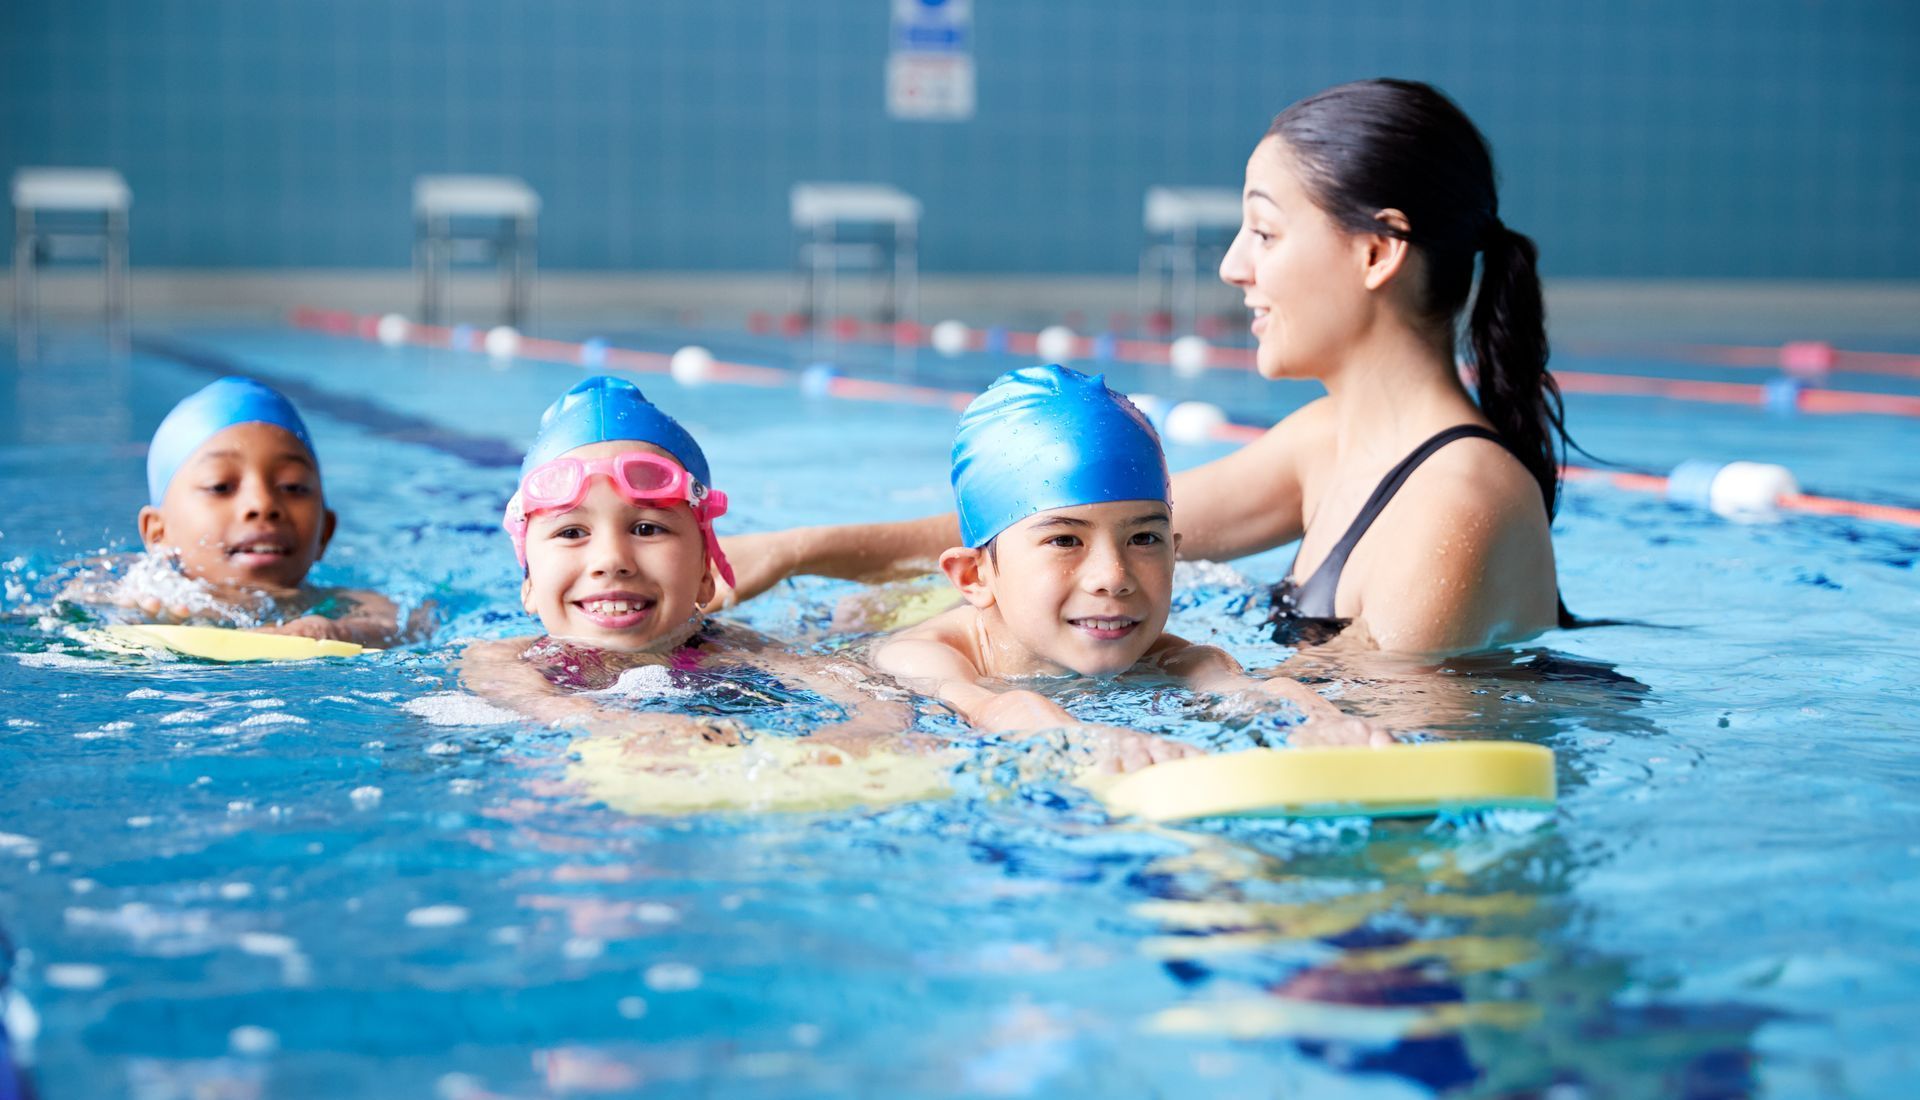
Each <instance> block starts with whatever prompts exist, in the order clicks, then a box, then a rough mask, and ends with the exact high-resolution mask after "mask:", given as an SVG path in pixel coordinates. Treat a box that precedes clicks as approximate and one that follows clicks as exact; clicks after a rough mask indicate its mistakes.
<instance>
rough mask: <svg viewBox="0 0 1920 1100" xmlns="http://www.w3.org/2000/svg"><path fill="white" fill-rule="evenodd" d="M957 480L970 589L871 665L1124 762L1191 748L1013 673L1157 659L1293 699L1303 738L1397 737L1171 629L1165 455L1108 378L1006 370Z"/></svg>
mask: <svg viewBox="0 0 1920 1100" xmlns="http://www.w3.org/2000/svg"><path fill="white" fill-rule="evenodd" d="M953 491H954V498H955V500H956V502H957V503H958V505H959V520H960V532H961V538H962V540H963V542H964V543H965V545H962V546H956V547H953V548H951V549H949V550H947V551H945V552H944V553H942V554H941V555H940V569H941V571H942V572H944V573H945V574H946V575H947V578H948V579H949V580H950V581H951V582H952V583H953V585H954V587H956V588H958V589H959V590H960V593H961V595H962V596H963V597H964V599H965V601H966V602H965V603H964V604H962V605H961V606H959V607H956V608H954V609H953V610H951V611H947V612H945V613H943V614H940V615H938V616H935V617H934V618H932V619H929V620H928V621H926V622H924V623H921V624H920V625H918V626H914V627H910V628H908V629H906V630H903V631H900V632H899V633H897V634H895V635H893V636H892V637H891V638H890V639H888V640H887V641H886V642H885V643H883V644H882V645H881V646H880V647H879V648H878V649H877V650H876V651H875V653H874V663H875V664H876V665H877V666H878V667H879V668H880V669H881V670H882V671H885V672H888V673H890V674H892V675H893V676H894V677H896V678H897V679H899V680H900V681H901V682H902V683H903V684H905V685H907V686H909V687H913V688H915V689H916V690H919V691H922V692H924V693H925V694H928V695H932V696H934V697H936V698H938V699H940V700H941V701H942V702H945V703H947V704H949V705H951V706H952V707H953V708H954V709H955V710H957V711H959V712H960V713H961V714H962V715H963V716H965V717H966V719H967V720H968V721H969V722H971V723H973V724H974V725H975V726H977V727H979V728H981V729H986V730H994V731H1002V732H1019V731H1032V730H1041V729H1053V728H1061V727H1070V728H1073V729H1076V730H1078V731H1082V732H1092V733H1093V734H1095V735H1096V736H1097V737H1099V738H1101V739H1103V740H1105V741H1107V742H1108V743H1109V744H1110V745H1111V746H1112V747H1113V748H1114V749H1115V750H1117V751H1116V752H1115V755H1116V756H1117V758H1118V761H1119V763H1120V764H1121V765H1122V766H1123V767H1130V766H1136V765H1141V764H1145V763H1149V762H1157V761H1160V760H1165V759H1171V758H1173V757H1177V756H1186V755H1191V754H1193V753H1194V752H1195V750H1193V749H1191V748H1189V747H1187V746H1184V745H1179V744H1176V743H1174V742H1170V741H1164V740H1161V739H1158V738H1148V737H1146V736H1145V735H1143V734H1137V733H1134V732H1133V731H1126V730H1115V729H1112V728H1110V727H1107V728H1098V727H1093V728H1090V727H1086V726H1083V725H1082V724H1081V723H1079V722H1077V721H1076V720H1075V719H1074V718H1073V716H1072V715H1070V714H1068V713H1067V712H1066V711H1065V710H1064V709H1063V708H1061V707H1060V705H1059V704H1057V703H1055V702H1053V701H1052V700H1050V699H1048V698H1047V697H1046V696H1044V695H1041V694H1040V693H1038V692H1035V691H1032V690H1029V689H1026V688H1020V687H1017V686H1015V684H1014V683H1013V682H1010V681H1017V680H1019V679H1022V678H1029V677H1035V676H1058V675H1062V674H1067V673H1077V674H1079V675H1082V676H1100V677H1107V676H1115V675H1118V674H1121V673H1126V672H1130V671H1133V672H1139V671H1146V672H1158V673H1160V674H1162V675H1165V676H1170V677H1172V678H1174V679H1176V680H1179V681H1182V682H1184V683H1185V684H1187V685H1188V686H1190V687H1192V688H1194V689H1196V690H1200V691H1209V692H1227V693H1247V694H1249V695H1253V696H1269V697H1278V698H1282V699H1286V700H1288V701H1289V702H1292V703H1294V704H1295V705H1296V706H1298V707H1299V708H1300V709H1301V710H1303V711H1305V712H1306V714H1307V716H1308V718H1309V719H1310V721H1309V723H1308V725H1307V726H1305V727H1303V728H1302V729H1301V731H1300V732H1299V733H1298V734H1296V735H1295V736H1294V737H1293V738H1291V739H1290V740H1291V741H1292V742H1293V743H1296V744H1298V743H1313V742H1321V743H1324V742H1358V743H1367V742H1373V743H1382V744H1388V743H1391V742H1392V738H1391V737H1390V736H1388V735H1387V734H1386V733H1385V731H1381V730H1377V729H1375V728H1373V727H1371V726H1369V725H1368V724H1367V723H1365V722H1362V721H1360V720H1358V719H1353V718H1348V717H1347V716H1345V715H1343V714H1341V713H1340V711H1339V710H1338V709H1336V708H1335V707H1334V706H1333V705H1332V704H1331V703H1328V702H1327V701H1326V700H1325V699H1323V698H1321V697H1320V696H1319V695H1317V694H1315V693H1314V692H1312V691H1310V690H1308V689H1307V688H1306V687H1304V686H1302V685H1300V684H1298V683H1296V682H1294V681H1292V680H1289V679H1273V680H1256V679H1253V678H1251V677H1249V676H1247V675H1246V674H1245V672H1244V671H1242V669H1241V668H1240V665H1239V663H1238V662H1236V661H1235V660H1234V659H1233V658H1232V657H1230V656H1228V655H1227V654H1226V653H1225V652H1224V651H1222V650H1219V649H1216V648H1214V647H1212V646H1200V645H1194V644H1192V643H1190V642H1187V641H1185V640H1183V639H1181V638H1178V637H1175V636H1174V635H1172V634H1168V633H1165V627H1166V622H1167V613H1168V610H1169V608H1170V606H1171V604H1172V601H1173V563H1174V551H1175V549H1176V547H1177V545H1178V536H1176V535H1175V534H1174V533H1173V526H1172V514H1171V512H1170V510H1169V508H1168V479H1167V466H1166V459H1165V457H1164V456H1163V455H1162V453H1161V450H1160V439H1159V437H1158V436H1157V435H1156V434H1155V433H1154V430H1153V428H1152V426H1151V425H1149V424H1148V423H1147V421H1146V418H1145V417H1143V416H1142V415H1141V414H1140V412H1139V410H1138V409H1136V408H1134V407H1133V404H1132V403H1131V402H1129V401H1128V400H1127V399H1126V398H1124V397H1122V396H1120V395H1119V394H1117V393H1115V392H1113V391H1112V390H1110V389H1108V388H1107V387H1106V385H1105V383H1104V382H1102V381H1101V379H1100V378H1099V377H1097V376H1096V377H1092V378H1089V377H1088V376H1086V375H1084V374H1081V373H1079V372H1078V371H1074V370H1069V369H1067V368H1065V367H1058V366H1047V367H1028V368H1024V369H1022V370H1016V371H1012V372H1010V373H1008V374H1005V375H1002V376H1001V377H1000V379H999V380H997V381H996V382H994V384H993V385H992V386H990V387H988V389H987V391H986V392H985V393H983V394H981V395H980V396H979V397H978V398H977V399H975V400H974V402H973V403H972V404H971V405H969V406H968V407H967V410H966V412H965V413H963V414H962V415H961V418H960V428H959V433H958V436H957V437H956V439H955V440H954V445H953Z"/></svg>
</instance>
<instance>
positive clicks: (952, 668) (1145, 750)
mask: <svg viewBox="0 0 1920 1100" xmlns="http://www.w3.org/2000/svg"><path fill="white" fill-rule="evenodd" d="M873 661H874V665H875V667H877V668H879V669H880V671H882V672H885V673H887V674H889V675H891V676H893V677H895V678H896V679H898V680H900V681H901V682H902V683H903V684H905V685H907V686H908V687H910V688H913V689H914V690H917V691H920V692H922V693H923V694H926V695H930V696H932V697H933V698H935V699H938V700H940V701H941V702H943V703H945V704H947V705H948V706H950V707H952V708H953V709H954V710H956V711H959V712H960V716H961V717H963V718H965V719H966V720H967V722H968V723H969V724H971V725H972V726H974V727H975V728H976V729H981V730H986V731H989V732H992V733H1011V734H1025V733H1037V732H1039V731H1041V730H1050V729H1066V730H1072V731H1073V732H1074V733H1075V734H1077V735H1079V736H1080V737H1081V738H1082V739H1084V740H1086V741H1087V742H1089V743H1090V747H1091V748H1092V749H1093V750H1094V752H1095V764H1096V766H1097V767H1099V768H1100V769H1101V770H1102V771H1133V770H1135V769H1136V768H1144V767H1146V766H1147V765H1149V764H1158V763H1161V762H1163V761H1166V760H1174V759H1178V758H1180V757H1183V756H1198V755H1200V750H1198V749H1196V748H1194V747H1192V746H1191V745H1183V744H1181V743H1179V742H1177V741H1169V740H1167V739H1165V738H1162V737H1154V736H1152V735H1151V734H1146V733H1141V732H1140V731H1139V730H1130V729H1123V728H1121V727H1119V726H1097V725H1090V724H1087V723H1084V722H1081V721H1080V720H1079V719H1077V718H1075V717H1074V716H1073V715H1071V714H1069V713H1067V711H1066V709H1065V708H1064V707H1062V706H1060V704H1058V703H1056V702H1054V701H1053V700H1051V699H1049V698H1047V697H1046V696H1044V695H1041V694H1040V693H1039V692H1037V691H1028V690H1025V689H1021V688H1015V689H1011V690H995V689H994V688H991V687H988V686H986V685H985V684H982V683H981V682H980V680H981V677H980V670H979V669H978V668H976V667H975V666H974V664H973V662H972V661H970V660H968V659H967V656H966V654H964V653H962V652H960V651H959V650H957V649H955V648H953V647H952V646H950V645H946V644H945V643H942V642H939V641H935V640H932V639H928V638H895V639H893V640H892V641H889V642H886V643H884V644H883V645H881V646H880V647H879V648H878V649H877V650H875V651H874V655H873Z"/></svg>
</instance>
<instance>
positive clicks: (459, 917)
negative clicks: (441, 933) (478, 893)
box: [407, 905, 469, 928]
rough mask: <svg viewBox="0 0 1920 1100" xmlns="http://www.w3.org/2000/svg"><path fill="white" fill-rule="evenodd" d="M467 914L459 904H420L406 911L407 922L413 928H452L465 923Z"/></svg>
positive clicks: (464, 908)
mask: <svg viewBox="0 0 1920 1100" xmlns="http://www.w3.org/2000/svg"><path fill="white" fill-rule="evenodd" d="M468 916H469V914H468V912H467V910H466V907H465V906H461V905H422V906H420V907H419V908H417V909H409V910H408V911H407V924H408V925H410V926H411V927H414V928H452V927H454V926H456V925H461V924H465V923H467V917H468Z"/></svg>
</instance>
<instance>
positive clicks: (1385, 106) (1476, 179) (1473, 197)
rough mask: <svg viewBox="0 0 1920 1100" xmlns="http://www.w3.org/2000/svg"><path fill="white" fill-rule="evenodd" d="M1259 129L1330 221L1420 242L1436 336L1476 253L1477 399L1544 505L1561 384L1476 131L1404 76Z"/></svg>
mask: <svg viewBox="0 0 1920 1100" xmlns="http://www.w3.org/2000/svg"><path fill="white" fill-rule="evenodd" d="M1267 134H1268V136H1269V137H1276V138H1279V139H1280V140H1281V141H1282V142H1284V143H1285V144H1286V147H1287V150H1288V152H1289V153H1290V154H1291V155H1292V156H1293V158H1294V160H1295V161H1296V162H1297V163H1299V164H1300V165H1302V166H1303V167H1304V169H1305V182H1306V185H1307V188H1308V190H1309V192H1310V193H1311V194H1312V195H1313V198H1314V201H1315V202H1316V203H1317V204H1318V205H1319V206H1320V208H1321V209H1322V210H1325V211H1326V212H1327V213H1328V214H1329V215H1331V216H1332V217H1333V219H1334V220H1335V221H1337V222H1339V223H1340V224H1341V225H1343V226H1345V227H1346V228H1347V229H1348V230H1349V231H1351V232H1356V233H1385V234H1388V235H1391V236H1396V237H1403V238H1405V239H1406V240H1408V241H1410V242H1411V243H1412V244H1413V245H1414V246H1415V247H1416V248H1418V249H1420V251H1421V253H1422V254H1423V256H1424V257H1425V259H1426V261H1427V262H1426V274H1427V286H1426V302H1425V303H1424V305H1425V309H1424V310H1423V312H1424V313H1425V314H1426V320H1428V321H1429V322H1430V323H1431V324H1432V325H1433V326H1434V331H1435V332H1436V333H1440V332H1444V333H1446V334H1447V336H1448V337H1449V338H1451V337H1452V335H1453V333H1454V326H1455V325H1456V324H1457V323H1458V321H1457V319H1458V317H1459V316H1460V313H1461V311H1463V310H1464V309H1465V308H1466V305H1467V295H1468V294H1469V293H1470V292H1471V291H1472V288H1473V258H1474V256H1475V255H1476V254H1479V255H1481V256H1483V257H1484V265H1483V268H1482V271H1481V276H1480V292H1479V296H1478V297H1477V298H1476V299H1475V300H1474V303H1473V312H1472V314H1471V316H1470V317H1469V319H1468V323H1467V339H1468V342H1469V345H1470V347H1471V350H1472V353H1473V359H1474V363H1475V366H1476V370H1477V371H1478V373H1479V376H1480V382H1479V399H1480V410H1481V411H1482V412H1483V413H1485V414H1486V417H1487V420H1488V421H1489V422H1490V423H1491V424H1492V425H1493V427H1494V429H1495V430H1496V431H1498V432H1499V433H1500V437H1501V438H1502V439H1503V440H1505V441H1506V443H1507V445H1508V446H1509V447H1510V448H1512V450H1513V452H1514V454H1515V456H1517V457H1518V458H1519V459H1520V461H1521V462H1522V463H1524V464H1525V465H1526V467H1527V472H1528V473H1531V474H1532V475H1533V477H1534V480H1535V481H1538V482H1539V483H1540V493H1541V495H1542V496H1543V497H1544V498H1545V499H1546V503H1547V512H1548V514H1549V515H1551V514H1552V512H1553V509H1554V505H1555V504H1556V503H1557V501H1558V498H1559V486H1560V461H1559V460H1560V451H1561V449H1562V448H1563V447H1564V446H1566V445H1567V439H1566V422H1565V419H1564V417H1563V415H1562V413H1561V406H1560V390H1559V387H1558V386H1556V385H1554V382H1553V378H1552V377H1551V376H1550V375H1548V374H1547V329H1546V316H1545V310H1544V309H1543V308H1542V306H1541V302H1540V276H1539V273H1538V271H1536V269H1535V266H1534V265H1535V260H1536V257H1537V255H1538V254H1537V253H1536V251H1535V250H1534V247H1533V242H1532V241H1530V240H1528V239H1527V238H1526V237H1523V236H1521V235H1520V234H1518V233H1515V232H1514V231H1513V230H1511V229H1508V228H1507V227H1506V226H1505V225H1502V224H1501V222H1500V217H1499V212H1500V197H1499V194H1498V193H1497V191H1496V189H1495V187H1494V176H1493V153H1492V151H1491V150H1489V149H1488V148H1487V140H1486V138H1485V137H1484V136H1482V135H1481V133H1480V131H1479V130H1478V129H1477V128H1475V126H1474V125H1473V122H1472V120H1470V119H1468V118H1467V116H1466V115H1465V114H1464V113H1463V112H1462V111H1461V110H1460V108H1459V107H1458V106H1456V105H1455V104H1454V102H1453V101H1452V100H1450V99H1448V98H1447V97H1446V96H1444V95H1441V94H1440V92H1438V91H1437V90H1435V89H1434V88H1432V87H1431V86H1429V85H1426V84H1421V83H1417V82H1415V81H1410V80H1362V81H1357V82H1355V83H1352V84H1342V85H1340V86H1338V87H1335V88H1329V89H1327V90H1326V91H1324V92H1321V93H1319V94H1318V95H1313V96H1309V97H1307V98H1306V99H1303V100H1301V101H1300V102H1298V103H1295V104H1294V105H1293V106H1291V107H1288V108H1287V109H1286V110H1285V111H1282V112H1281V113H1280V115H1279V117H1277V118H1275V119H1274V120H1273V125H1272V126H1271V127H1269V128H1268V129H1267ZM1383 210H1398V211H1400V213H1401V214H1403V215H1405V217H1406V219H1407V228H1406V229H1405V230H1396V229H1393V228H1392V227H1390V226H1388V225H1387V224H1386V223H1385V222H1383V221H1381V220H1380V216H1379V215H1380V212H1381V211H1383ZM1449 350H1451V345H1449ZM1449 358H1451V357H1450V356H1449Z"/></svg>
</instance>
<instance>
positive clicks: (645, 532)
mask: <svg viewBox="0 0 1920 1100" xmlns="http://www.w3.org/2000/svg"><path fill="white" fill-rule="evenodd" d="M633 533H634V534H635V535H637V536H639V537H640V538H643V539H650V538H653V537H654V536H656V535H665V534H668V533H669V532H668V531H667V529H666V528H665V527H662V526H660V525H659V524H657V523H649V522H647V521H646V520H644V519H643V520H636V521H635V522H634V525H633Z"/></svg>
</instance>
